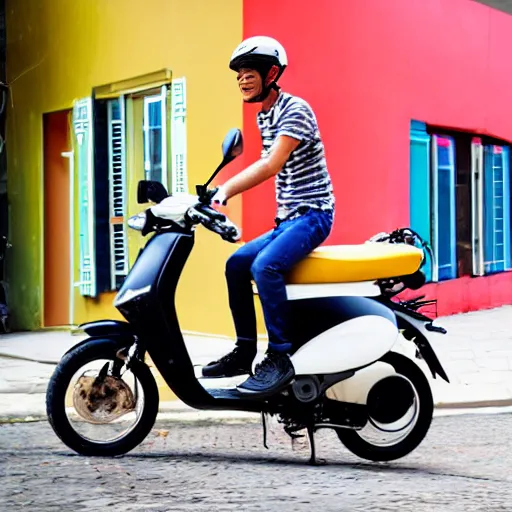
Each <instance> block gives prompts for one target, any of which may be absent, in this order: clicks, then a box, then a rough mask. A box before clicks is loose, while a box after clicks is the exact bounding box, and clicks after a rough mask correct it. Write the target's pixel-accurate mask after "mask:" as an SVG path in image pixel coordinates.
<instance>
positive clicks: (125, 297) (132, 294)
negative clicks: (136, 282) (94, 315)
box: [114, 284, 151, 307]
mask: <svg viewBox="0 0 512 512" xmlns="http://www.w3.org/2000/svg"><path fill="white" fill-rule="evenodd" d="M150 290H151V285H150V284H148V285H147V286H144V287H143V288H137V289H135V290H132V289H131V288H128V289H127V290H125V291H124V292H123V293H121V294H120V295H117V297H116V298H115V299H114V306H116V307H117V306H120V305H121V304H125V303H126V302H129V301H131V300H133V299H135V298H136V297H140V296H141V295H145V294H146V293H149V291H150Z"/></svg>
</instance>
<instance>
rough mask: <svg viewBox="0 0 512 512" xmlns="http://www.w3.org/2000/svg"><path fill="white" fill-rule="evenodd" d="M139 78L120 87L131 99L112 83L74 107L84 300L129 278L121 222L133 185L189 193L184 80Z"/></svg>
mask: <svg viewBox="0 0 512 512" xmlns="http://www.w3.org/2000/svg"><path fill="white" fill-rule="evenodd" d="M139 78H141V77H137V78H136V79H132V80H128V81H124V82H122V83H120V85H119V88H121V87H123V88H124V87H125V86H126V84H128V83H129V84H130V86H131V87H132V88H133V92H130V90H129V87H128V90H123V91H122V92H120V93H119V94H118V95H116V93H114V92H113V91H114V90H116V89H117V88H118V84H110V85H108V86H104V87H101V88H97V89H96V90H95V91H96V92H97V91H98V90H101V91H102V94H103V96H101V95H100V97H99V98H98V97H94V98H84V99H81V100H79V101H76V102H75V105H74V110H73V133H74V146H75V155H76V157H75V158H76V167H77V170H78V185H77V189H78V196H77V197H78V202H79V208H78V209H79V222H80V283H79V286H80V293H81V294H82V295H83V296H89V297H97V296H98V295H99V294H100V293H102V292H105V291H111V290H117V289H119V287H120V286H121V284H122V282H123V280H124V278H125V277H126V275H127V273H128V271H129V266H130V262H129V250H128V249H129V248H128V230H127V216H128V215H129V213H128V212H129V211H130V208H129V206H130V204H129V202H130V200H131V201H134V199H135V197H131V196H135V195H134V193H133V190H134V189H135V188H136V183H137V181H138V180H139V179H151V180H156V181H160V182H161V183H162V184H163V185H164V186H165V187H166V188H168V190H169V192H170V193H179V192H187V191H188V185H187V172H186V170H187V169H186V94H185V92H186V91H185V79H184V78H179V79H175V80H172V81H171V80H170V72H169V70H164V71H163V72H157V73H153V74H150V75H148V76H147V77H146V76H144V77H142V79H143V80H146V79H147V82H146V83H152V84H155V82H160V85H157V86H155V85H152V86H151V87H148V88H147V89H144V88H143V87H141V86H140V85H138V83H136V82H138V80H139ZM171 100H172V101H171ZM127 134H130V137H127ZM171 135H172V138H171ZM129 141H132V142H131V143H130V142H129ZM132 146H133V147H132ZM128 161H129V162H130V165H129V168H130V169H129V172H128V169H127V167H128V166H127V162H128ZM139 169H140V173H139Z"/></svg>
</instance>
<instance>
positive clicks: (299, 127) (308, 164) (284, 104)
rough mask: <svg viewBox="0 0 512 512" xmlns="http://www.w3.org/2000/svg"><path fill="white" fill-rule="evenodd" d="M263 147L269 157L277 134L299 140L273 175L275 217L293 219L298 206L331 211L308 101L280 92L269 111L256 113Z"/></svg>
mask: <svg viewBox="0 0 512 512" xmlns="http://www.w3.org/2000/svg"><path fill="white" fill-rule="evenodd" d="M257 122H258V128H259V130H260V134H261V139H262V143H263V148H262V151H261V157H262V158H265V157H267V156H268V154H269V152H270V150H271V148H272V145H273V144H274V142H275V140H276V139H277V137H278V136H279V135H287V136H289V137H293V138H294V139H298V140H300V143H299V145H298V146H297V148H296V149H295V151H293V152H292V153H291V155H290V157H289V159H288V161H287V162H286V163H285V164H284V166H283V168H282V169H281V171H280V172H279V173H278V174H277V176H276V201H277V217H278V218H279V219H284V218H293V217H295V216H296V215H298V214H299V213H298V211H297V210H298V209H299V208H300V207H301V206H306V207H308V206H309V207H311V208H320V209H323V210H334V204H335V200H334V194H333V187H332V183H331V178H330V176H329V172H328V170H327V163H326V161H325V153H324V145H323V142H322V139H321V138H320V131H319V129H318V124H317V120H316V117H315V114H314V112H313V110H312V109H311V107H310V106H309V104H308V103H307V102H306V101H304V100H303V99H301V98H298V97H297V96H292V95H291V94H288V93H284V92H280V93H279V96H278V98H277V101H276V102H275V103H274V105H272V107H271V108H270V110H269V111H268V112H263V111H261V112H259V113H258V116H257Z"/></svg>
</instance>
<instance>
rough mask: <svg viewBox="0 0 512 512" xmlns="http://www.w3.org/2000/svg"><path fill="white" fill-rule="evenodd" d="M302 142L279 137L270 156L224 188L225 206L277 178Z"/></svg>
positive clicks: (233, 179)
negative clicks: (236, 197) (237, 196)
mask: <svg viewBox="0 0 512 512" xmlns="http://www.w3.org/2000/svg"><path fill="white" fill-rule="evenodd" d="M299 143H300V141H299V140H297V139H294V138H293V137H288V136H287V135H280V136H279V137H277V139H276V141H275V143H274V145H273V147H272V149H271V151H270V153H269V155H268V156H267V157H266V158H262V159H260V160H258V161H257V162H255V163H254V164H252V165H250V166H249V167H247V169H244V170H243V171H241V172H240V173H238V174H237V175H236V176H233V177H232V178H231V179H230V180H228V181H227V182H226V183H225V184H224V185H223V186H222V187H220V188H221V189H222V192H223V194H224V195H223V196H219V198H221V199H223V201H224V202H223V204H225V202H226V201H227V200H228V199H230V198H231V197H233V196H236V195H237V194H241V193H242V192H245V191H246V190H249V189H251V188H253V187H255V186H257V185H259V184H260V183H263V182H264V181H266V180H268V179H269V178H272V177H273V176H275V175H276V174H277V173H278V172H279V171H280V170H281V169H282V168H283V166H284V164H285V163H286V162H287V160H288V159H289V158H290V155H291V154H292V152H293V151H294V150H295V149H296V148H297V146H298V145H299Z"/></svg>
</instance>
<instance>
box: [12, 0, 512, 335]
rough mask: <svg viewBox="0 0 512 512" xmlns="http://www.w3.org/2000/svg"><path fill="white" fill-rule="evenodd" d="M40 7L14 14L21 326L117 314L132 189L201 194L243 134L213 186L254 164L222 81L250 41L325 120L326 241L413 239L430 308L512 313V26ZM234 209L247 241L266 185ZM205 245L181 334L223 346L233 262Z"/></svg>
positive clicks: (417, 16) (202, 235)
mask: <svg viewBox="0 0 512 512" xmlns="http://www.w3.org/2000/svg"><path fill="white" fill-rule="evenodd" d="M100 4H101V5H100ZM49 5H50V4H49V3H41V4H40V5H39V4H37V3H34V2H29V1H27V0H16V1H14V0H7V10H6V12H7V29H8V36H7V54H8V57H7V81H8V83H9V87H10V94H11V98H10V102H9V105H8V111H7V140H8V151H7V158H8V193H9V201H10V203H9V212H10V216H9V219H10V225H9V233H10V240H11V243H12V248H11V249H10V253H9V261H8V276H9V285H10V286H9V290H10V293H9V303H10V308H11V310H12V312H13V326H14V327H15V328H23V329H36V328H39V327H41V326H47V327H52V326H57V325H69V324H78V323H81V322H84V321H88V320H94V319H97V318H103V317H114V318H118V317H119V315H118V314H117V313H116V312H115V310H114V308H113V307H112V305H111V302H112V299H113V297H114V295H115V291H116V288H117V287H118V286H119V283H120V282H121V281H122V279H123V276H124V275H126V272H127V271H128V269H129V266H130V264H131V263H132V262H133V259H134V257H135V255H136V254H137V250H138V247H140V244H141V243H143V241H141V240H140V236H139V234H138V233H129V232H128V230H127V228H126V219H127V217H128V216H129V215H131V214H133V213H135V212H137V211H138V209H139V208H140V206H139V205H137V204H136V192H135V191H136V185H137V181H138V179H142V178H144V177H146V178H148V179H150V178H156V179H160V180H162V182H163V183H164V184H166V185H167V186H168V188H169V190H171V191H178V190H188V191H189V192H193V190H194V186H195V184H197V183H201V182H202V180H204V178H205V177H206V176H208V175H209V174H210V172H211V170H213V169H214V168H215V166H216V165H217V163H218V161H219V158H220V143H221V141H222V138H223V137H224V134H225V133H226V132H227V131H228V130H229V129H230V128H232V127H234V126H239V127H242V126H243V131H244V138H245V151H244V155H243V156H242V157H241V158H240V161H237V162H234V163H233V164H231V165H230V166H229V167H228V168H227V169H226V170H225V171H223V173H222V174H221V176H220V177H219V179H220V180H223V179H225V176H226V175H229V174H230V173H233V172H237V170H239V169H241V168H242V167H243V165H246V164H249V163H251V161H253V160H254V159H256V158H258V156H259V150H260V137H259V134H258V132H257V126H256V109H255V107H254V106H247V105H246V106H243V105H242V104H241V101H240V96H239V94H238V91H237V86H236V80H235V77H234V75H233V73H232V72H231V71H230V70H229V69H228V66H227V63H228V61H229V56H230V54H231V52H232V50H233V48H234V47H235V46H236V44H238V42H239V41H240V40H241V39H242V37H247V36H251V35H258V34H267V35H272V36H274V37H276V38H277V39H279V40H280V41H281V42H282V44H283V45H284V46H285V48H286V50H287V52H288V57H289V68H288V69H287V70H286V72H285V73H284V75H283V79H282V86H283V88H284V89H285V90H287V91H289V92H291V93H294V94H297V95H299V96H302V97H303V98H304V99H306V100H307V101H308V102H309V103H310V104H311V105H312V107H313V109H314V110H315V112H316V114H317V117H318V121H319V125H320V130H321V132H322V135H323V138H324V140H325V144H326V153H327V160H328V166H329V169H330V171H331V174H332V176H333V181H334V187H335V194H336V200H337V211H336V221H335V226H334V229H333V232H332V234H331V236H330V237H329V239H328V240H327V241H326V243H327V244H339V243H359V242H363V241H365V240H366V239H367V238H369V237H370V236H371V235H373V234H375V233H377V232H380V231H383V230H392V229H394V228H396V227H401V226H408V225H410V226H411V227H413V228H414V229H416V230H417V231H418V232H419V233H420V234H422V235H423V236H424V237H425V238H426V239H427V240H429V241H430V242H431V243H432V246H433V248H434V252H435V254H436V257H437V265H435V266H431V265H430V266H429V267H428V273H429V279H430V281H431V282H430V283H429V284H428V285H427V286H426V287H425V289H424V292H425V293H427V295H428V296H430V297H435V298H437V299H438V311H437V312H438V314H450V313H456V312H460V311H468V310H474V309H480V308H485V307H491V306H498V305H501V304H506V303H512V273H511V272H510V269H511V267H512V263H511V254H512V253H511V211H510V208H511V206H510V194H511V180H510V149H509V145H510V143H511V141H512V123H511V122H510V119H511V118H512V115H511V114H512V112H510V110H511V107H510V106H509V103H508V101H507V100H508V95H509V91H510V90H512V63H511V61H510V59H509V58H508V55H507V49H508V48H509V47H510V45H511V44H512V17H511V16H510V15H508V14H506V13H504V12H501V11H499V10H496V9H493V8H491V7H488V6H486V5H482V4H481V3H477V2H475V1H473V0H436V1H430V2H423V1H411V0H393V2H382V1H381V0H344V1H343V2H340V1H338V0H321V1H319V2H315V3H314V5H313V4H311V3H310V2H297V1H296V0H279V1H278V2H275V1H271V0H258V1H256V0H222V1H220V0H219V1H210V0H209V1H206V0H187V1H186V2H185V1H179V0H147V1H146V2H145V3H144V4H143V7H142V4H141V3H140V2H136V1H135V0H123V1H122V2H121V1H120V0H112V1H110V2H107V3H105V2H101V3H97V5H96V3H95V2H92V3H91V2H83V1H79V2H68V1H67V0H55V1H53V2H52V3H51V7H50V6H49ZM91 5H95V7H94V8H92V7H91ZM269 13H271V14H269ZM228 213H229V215H230V216H231V217H232V218H233V220H234V221H235V222H238V223H239V224H240V225H241V226H242V229H243V233H244V239H245V240H249V239H251V238H253V237H254V236H257V235H258V234H260V233H262V232H263V231H265V230H266V229H269V228H270V227H271V226H272V221H273V218H274V215H275V200H274V196H273V185H272V184H271V183H267V184H264V185H262V186H260V187H258V188H257V189H255V190H253V191H250V192H248V193H246V194H244V196H243V198H237V199H236V200H234V201H233V202H232V204H230V205H229V210H228ZM196 245H197V246H196V249H195V251H194V252H193V254H192V256H191V260H190V261H189V264H188V266H187V267H186V269H185V271H184V275H183V280H182V281H181V284H180V288H179V289H178V297H177V305H178V314H179V315H180V320H181V324H182V327H183V328H184V329H185V330H190V331H199V332H207V333H216V334H232V324H231V319H230V313H229V309H228V305H227V295H226V288H225V283H224V262H225V260H226V259H227V257H229V255H230V254H231V252H232V251H233V250H234V248H235V247H234V246H233V245H230V244H227V243H225V242H222V241H221V240H220V239H219V238H218V237H216V236H215V235H213V234H210V233H207V232H205V230H199V231H198V236H197V242H196ZM260 326H261V330H262V332H263V324H262V322H261V315H260Z"/></svg>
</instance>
